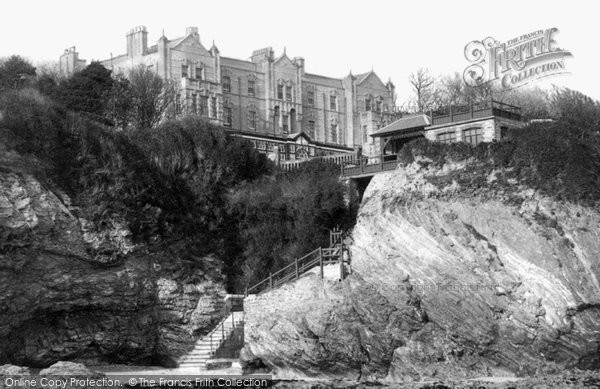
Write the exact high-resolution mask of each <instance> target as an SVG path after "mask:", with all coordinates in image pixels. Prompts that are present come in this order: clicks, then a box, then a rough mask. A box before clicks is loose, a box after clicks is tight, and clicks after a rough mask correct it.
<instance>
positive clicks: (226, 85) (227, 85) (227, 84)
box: [222, 76, 231, 93]
mask: <svg viewBox="0 0 600 389" xmlns="http://www.w3.org/2000/svg"><path fill="white" fill-rule="evenodd" d="M222 84H223V92H227V93H229V92H231V77H229V76H223V81H222Z"/></svg>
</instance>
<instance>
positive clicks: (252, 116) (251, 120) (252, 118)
mask: <svg viewBox="0 0 600 389" xmlns="http://www.w3.org/2000/svg"><path fill="white" fill-rule="evenodd" d="M248 128H250V129H253V130H254V129H255V128H256V112H255V111H249V112H248Z"/></svg>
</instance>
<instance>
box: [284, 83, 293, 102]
mask: <svg viewBox="0 0 600 389" xmlns="http://www.w3.org/2000/svg"><path fill="white" fill-rule="evenodd" d="M285 99H286V100H291V99H292V87H291V86H286V87H285Z"/></svg>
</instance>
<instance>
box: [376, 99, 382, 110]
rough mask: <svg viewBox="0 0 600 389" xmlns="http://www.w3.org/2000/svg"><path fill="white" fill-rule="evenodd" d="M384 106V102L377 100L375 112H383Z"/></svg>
mask: <svg viewBox="0 0 600 389" xmlns="http://www.w3.org/2000/svg"><path fill="white" fill-rule="evenodd" d="M382 104H383V102H382V101H381V100H377V101H376V102H375V111H377V112H381V105H382Z"/></svg>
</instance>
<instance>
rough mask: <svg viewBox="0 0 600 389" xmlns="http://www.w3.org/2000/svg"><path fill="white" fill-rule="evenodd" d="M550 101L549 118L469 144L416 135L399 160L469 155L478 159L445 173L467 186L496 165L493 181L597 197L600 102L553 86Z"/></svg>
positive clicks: (479, 182) (560, 195)
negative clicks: (496, 176) (451, 173)
mask: <svg viewBox="0 0 600 389" xmlns="http://www.w3.org/2000/svg"><path fill="white" fill-rule="evenodd" d="M551 103H552V107H553V110H554V111H555V112H556V115H555V119H554V120H553V121H549V122H541V123H532V124H530V125H528V126H527V127H525V128H523V129H516V130H512V131H510V132H509V133H508V134H507V136H506V138H505V139H502V140H501V141H499V142H492V143H481V144H479V145H478V146H476V147H472V146H470V145H468V144H465V143H452V144H443V143H439V142H430V141H427V140H424V139H420V140H417V141H414V142H411V143H410V144H409V145H408V147H405V148H403V149H402V150H401V152H400V160H401V161H402V162H403V163H412V162H413V161H414V160H415V158H416V157H417V156H421V157H426V158H427V159H428V160H429V161H430V162H429V163H433V164H434V165H437V166H440V165H443V164H444V163H446V162H447V161H449V160H452V161H455V162H456V161H462V160H468V159H473V160H475V161H477V162H481V163H479V164H475V165H473V166H471V169H468V170H466V171H462V172H460V173H459V176H451V177H448V178H449V179H458V180H460V181H461V182H460V183H461V184H463V186H465V187H467V188H474V187H485V186H486V185H487V184H486V179H487V175H488V174H489V173H490V172H491V171H492V170H494V169H498V170H500V171H501V172H502V174H501V175H499V177H500V181H498V182H495V184H496V185H498V184H502V183H507V182H509V181H514V182H518V183H521V184H524V185H526V186H528V187H530V188H533V189H538V190H540V191H541V192H542V193H544V194H547V195H550V196H553V197H555V198H557V199H567V200H573V201H584V202H595V201H598V200H600V104H599V103H598V102H596V101H594V100H592V99H590V98H589V97H587V96H584V95H582V94H581V93H579V92H575V91H572V90H569V89H563V90H556V91H555V92H554V94H553V97H552V102H551ZM475 168H476V169H478V170H479V171H478V172H476V173H477V174H473V173H474V171H473V170H472V169H475ZM445 184H447V183H445ZM465 184H466V185H465Z"/></svg>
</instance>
